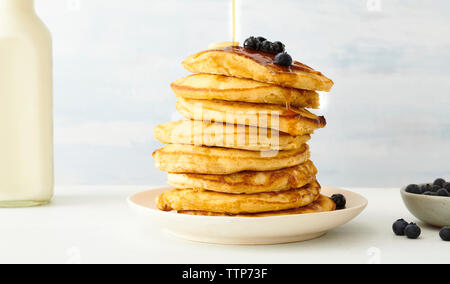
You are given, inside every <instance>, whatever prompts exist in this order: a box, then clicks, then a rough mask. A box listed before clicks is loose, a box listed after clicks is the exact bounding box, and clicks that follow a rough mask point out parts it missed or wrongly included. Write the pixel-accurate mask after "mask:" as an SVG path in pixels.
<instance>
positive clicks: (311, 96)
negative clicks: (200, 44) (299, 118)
mask: <svg viewBox="0 0 450 284" xmlns="http://www.w3.org/2000/svg"><path fill="white" fill-rule="evenodd" d="M171 87H172V90H173V91H174V92H175V95H177V97H181V98H186V99H200V100H224V101H236V102H248V103H263V104H275V105H282V106H286V105H290V106H292V107H296V108H315V109H317V108H319V106H320V102H319V94H317V93H316V92H314V91H307V90H299V89H294V88H286V87H281V86H277V85H273V84H267V83H262V82H258V81H254V80H249V79H242V78H236V77H227V76H221V75H212V74H195V75H191V76H188V77H185V78H181V79H179V80H177V81H175V82H173V83H172V84H171Z"/></svg>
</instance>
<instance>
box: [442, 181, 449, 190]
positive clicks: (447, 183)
mask: <svg viewBox="0 0 450 284" xmlns="http://www.w3.org/2000/svg"><path fill="white" fill-rule="evenodd" d="M443 188H445V189H446V190H448V191H450V182H446V183H444V186H443Z"/></svg>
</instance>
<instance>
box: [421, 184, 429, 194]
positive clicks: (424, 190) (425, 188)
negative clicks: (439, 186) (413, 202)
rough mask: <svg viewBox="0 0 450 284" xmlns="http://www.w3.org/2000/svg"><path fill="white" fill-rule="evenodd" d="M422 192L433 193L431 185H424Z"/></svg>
mask: <svg viewBox="0 0 450 284" xmlns="http://www.w3.org/2000/svg"><path fill="white" fill-rule="evenodd" d="M420 190H421V191H422V193H425V192H427V191H431V184H429V183H427V184H424V185H422V186H421V187H420Z"/></svg>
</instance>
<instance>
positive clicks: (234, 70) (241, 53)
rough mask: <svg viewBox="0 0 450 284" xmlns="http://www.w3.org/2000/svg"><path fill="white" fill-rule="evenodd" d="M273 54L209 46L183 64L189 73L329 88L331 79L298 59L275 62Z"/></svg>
mask: <svg viewBox="0 0 450 284" xmlns="http://www.w3.org/2000/svg"><path fill="white" fill-rule="evenodd" d="M274 56H275V55H273V54H269V53H264V52H261V51H253V50H250V49H246V48H243V47H236V46H235V47H225V48H223V49H210V50H206V51H202V52H199V53H197V54H194V55H192V56H189V57H188V58H186V59H185V60H184V61H183V67H184V68H186V69H187V70H188V71H190V72H192V73H208V74H217V75H225V76H231V77H238V78H248V79H253V80H256V81H260V82H265V83H271V84H275V85H280V86H284V87H291V88H296V89H304V90H312V91H327V92H328V91H330V90H331V88H332V87H333V81H331V80H330V79H328V78H327V77H325V76H324V75H323V74H322V73H320V72H318V71H315V70H314V69H312V68H311V67H309V66H306V65H304V64H302V63H300V62H298V61H294V62H293V64H292V65H291V66H289V67H284V66H280V65H277V64H274V62H273V59H274Z"/></svg>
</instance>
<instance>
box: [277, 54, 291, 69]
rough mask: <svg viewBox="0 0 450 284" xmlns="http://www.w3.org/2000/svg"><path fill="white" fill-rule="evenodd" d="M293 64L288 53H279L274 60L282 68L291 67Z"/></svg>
mask: <svg viewBox="0 0 450 284" xmlns="http://www.w3.org/2000/svg"><path fill="white" fill-rule="evenodd" d="M292 62H293V60H292V57H291V56H290V55H289V54H287V53H286V52H281V53H278V54H277V55H276V56H275V58H274V59H273V63H275V64H278V65H281V66H291V64H292Z"/></svg>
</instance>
